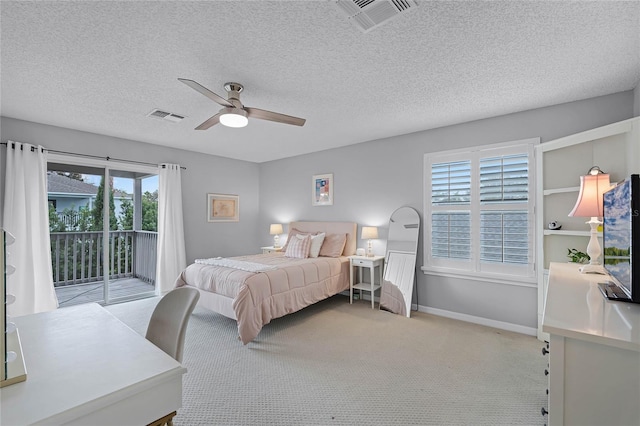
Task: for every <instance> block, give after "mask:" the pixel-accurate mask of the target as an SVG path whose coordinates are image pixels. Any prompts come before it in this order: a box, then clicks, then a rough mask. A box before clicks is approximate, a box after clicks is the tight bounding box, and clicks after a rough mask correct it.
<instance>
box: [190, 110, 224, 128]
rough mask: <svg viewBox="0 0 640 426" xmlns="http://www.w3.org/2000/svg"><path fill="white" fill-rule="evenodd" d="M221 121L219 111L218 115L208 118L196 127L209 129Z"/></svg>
mask: <svg viewBox="0 0 640 426" xmlns="http://www.w3.org/2000/svg"><path fill="white" fill-rule="evenodd" d="M219 122H220V113H217V114H216V115H214V116H213V117H211V118H210V119H208V120H207V121H205V122H204V123H202V124H201V125H199V126H198V127H196V130H207V129H208V128H209V127H211V126H214V125H216V124H218V123H219Z"/></svg>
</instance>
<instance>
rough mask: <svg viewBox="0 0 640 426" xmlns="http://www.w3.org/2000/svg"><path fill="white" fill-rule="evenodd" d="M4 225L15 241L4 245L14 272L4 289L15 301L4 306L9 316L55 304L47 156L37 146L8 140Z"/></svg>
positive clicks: (48, 309) (44, 309)
mask: <svg viewBox="0 0 640 426" xmlns="http://www.w3.org/2000/svg"><path fill="white" fill-rule="evenodd" d="M3 214H4V224H3V226H4V229H5V230H6V231H8V232H10V233H11V234H12V235H13V236H14V237H15V239H16V241H15V243H14V244H13V245H11V246H9V247H8V250H7V251H8V252H9V253H10V256H9V257H8V259H7V262H8V263H10V264H12V265H13V266H15V267H16V271H15V272H14V273H13V274H12V275H9V276H7V292H8V293H11V294H14V295H15V296H16V301H15V302H14V303H13V304H11V305H8V306H7V313H8V314H9V315H11V316H21V315H27V314H33V313H37V312H44V311H50V310H53V309H56V308H57V307H58V298H57V297H56V292H55V289H54V287H53V274H52V268H51V243H50V237H49V206H48V201H47V155H46V152H45V151H44V149H43V148H42V147H41V146H39V145H38V146H33V145H29V144H26V143H18V142H12V141H9V142H8V143H7V167H6V174H5V194H4V210H3Z"/></svg>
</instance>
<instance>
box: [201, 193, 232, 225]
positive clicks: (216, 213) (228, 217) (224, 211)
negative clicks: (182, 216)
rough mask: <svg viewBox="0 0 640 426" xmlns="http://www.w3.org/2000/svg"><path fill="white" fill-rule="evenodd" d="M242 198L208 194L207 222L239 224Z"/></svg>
mask: <svg viewBox="0 0 640 426" xmlns="http://www.w3.org/2000/svg"><path fill="white" fill-rule="evenodd" d="M239 220H240V197H239V196H238V195H229V194H207V222H238V221H239Z"/></svg>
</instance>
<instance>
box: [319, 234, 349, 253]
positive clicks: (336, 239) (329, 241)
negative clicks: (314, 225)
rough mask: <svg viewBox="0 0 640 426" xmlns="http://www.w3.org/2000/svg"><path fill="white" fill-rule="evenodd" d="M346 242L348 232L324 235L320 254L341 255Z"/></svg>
mask: <svg viewBox="0 0 640 426" xmlns="http://www.w3.org/2000/svg"><path fill="white" fill-rule="evenodd" d="M346 243H347V234H327V235H325V236H324V242H323V243H322V247H320V256H324V257H340V256H342V251H343V250H344V245H345V244H346Z"/></svg>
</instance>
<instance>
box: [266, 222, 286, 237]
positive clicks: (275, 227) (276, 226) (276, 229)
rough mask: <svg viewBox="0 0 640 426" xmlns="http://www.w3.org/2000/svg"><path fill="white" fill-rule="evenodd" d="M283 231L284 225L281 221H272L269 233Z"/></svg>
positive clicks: (273, 233)
mask: <svg viewBox="0 0 640 426" xmlns="http://www.w3.org/2000/svg"><path fill="white" fill-rule="evenodd" d="M282 233H283V231H282V225H281V224H279V223H272V224H271V226H270V227H269V235H280V234H282Z"/></svg>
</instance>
